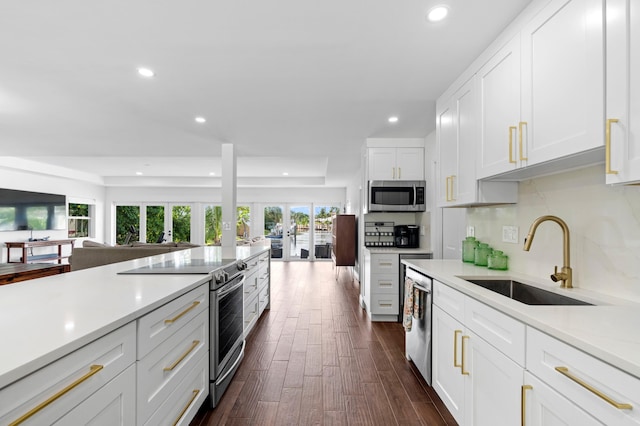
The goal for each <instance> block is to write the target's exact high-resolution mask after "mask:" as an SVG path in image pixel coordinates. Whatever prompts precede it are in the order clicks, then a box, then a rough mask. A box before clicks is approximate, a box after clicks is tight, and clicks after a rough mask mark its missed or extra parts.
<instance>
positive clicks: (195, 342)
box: [162, 340, 200, 371]
mask: <svg viewBox="0 0 640 426" xmlns="http://www.w3.org/2000/svg"><path fill="white" fill-rule="evenodd" d="M199 344H200V340H194V341H193V343H192V344H191V346H190V347H189V349H187V350H186V351H185V352H184V353H183V354H182V355H180V358H178V359H177V360H175V361H174V362H173V364H171V365H170V366H168V367H165V368H163V369H162V370H163V371H172V370H173V369H174V368H176V367H177V366H178V364H180V363H181V362H182V360H183V359H185V358H186V357H187V355H189V354H190V353H191V352H192V351H193V350H194V349H195V348H196V347H197V346H198V345H199Z"/></svg>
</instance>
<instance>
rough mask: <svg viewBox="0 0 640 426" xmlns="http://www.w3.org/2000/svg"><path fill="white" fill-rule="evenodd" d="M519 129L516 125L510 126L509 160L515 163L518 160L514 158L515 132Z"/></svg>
mask: <svg viewBox="0 0 640 426" xmlns="http://www.w3.org/2000/svg"><path fill="white" fill-rule="evenodd" d="M516 129H517V127H516V126H509V162H510V163H515V162H516V160H514V159H513V132H515V131H516Z"/></svg>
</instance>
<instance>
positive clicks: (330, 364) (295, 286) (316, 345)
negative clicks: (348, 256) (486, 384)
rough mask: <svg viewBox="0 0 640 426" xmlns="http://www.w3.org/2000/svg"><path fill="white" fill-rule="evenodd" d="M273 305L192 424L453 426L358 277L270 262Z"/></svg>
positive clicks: (318, 266) (396, 326) (324, 267)
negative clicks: (369, 307)
mask: <svg viewBox="0 0 640 426" xmlns="http://www.w3.org/2000/svg"><path fill="white" fill-rule="evenodd" d="M271 267H272V269H271V290H272V292H271V310H270V311H265V313H264V314H263V316H262V318H261V319H260V321H259V322H258V324H257V325H256V327H255V328H254V329H253V331H252V332H251V334H250V335H249V337H248V339H247V346H246V352H245V358H244V360H243V361H242V364H241V366H240V368H239V370H238V372H237V373H236V375H235V377H234V379H233V382H232V383H231V385H230V387H229V388H228V389H227V392H226V393H225V395H224V396H223V398H222V400H221V401H220V403H219V404H218V406H217V407H216V408H215V409H214V410H210V409H206V408H204V407H203V408H202V409H201V410H200V412H199V413H198V415H197V416H196V418H195V419H194V421H193V422H192V423H191V424H192V425H193V426H205V425H208V426H212V425H312V424H314V425H315V424H317V425H322V424H324V425H451V424H456V423H455V421H454V420H453V418H452V416H451V414H450V413H449V412H448V411H447V409H446V408H445V407H444V405H443V404H442V402H441V401H440V399H439V398H438V396H437V395H436V394H435V392H434V391H433V389H432V388H430V387H429V386H428V385H427V384H426V382H425V381H424V380H423V379H422V377H420V376H419V373H417V370H416V369H415V367H414V366H413V364H411V363H409V362H407V360H406V359H405V356H404V330H403V328H402V325H401V324H400V323H378V322H376V323H372V322H371V321H369V319H368V318H367V315H366V313H365V312H364V311H363V310H362V309H361V308H360V306H359V304H358V295H359V283H358V282H357V281H355V282H354V281H352V280H351V275H350V273H349V271H348V270H347V269H346V268H341V271H340V274H339V281H338V282H336V280H335V270H334V269H333V268H332V264H331V263H330V262H272V263H271Z"/></svg>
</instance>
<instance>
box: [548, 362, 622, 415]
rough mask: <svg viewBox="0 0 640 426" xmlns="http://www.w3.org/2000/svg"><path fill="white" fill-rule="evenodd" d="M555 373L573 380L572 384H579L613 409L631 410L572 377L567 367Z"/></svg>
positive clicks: (560, 368) (558, 368) (559, 368)
mask: <svg viewBox="0 0 640 426" xmlns="http://www.w3.org/2000/svg"><path fill="white" fill-rule="evenodd" d="M556 371H557V372H558V373H560V374H562V375H563V376H566V377H568V378H569V379H571V380H573V381H574V382H576V383H577V384H579V385H580V386H582V387H583V388H585V389H586V390H588V391H589V392H591V393H594V394H596V395H597V396H599V397H600V398H602V399H604V400H605V401H607V402H608V403H609V404H611V405H613V406H614V407H616V408H618V409H620V410H631V409H632V408H633V407H632V406H631V404H626V403H622V402H617V401H615V400H614V399H613V398H611V397H610V396H608V395H606V394H605V393H603V392H601V391H599V390H598V389H596V388H594V387H593V386H591V385H590V384H589V383H586V382H584V381H583V380H582V379H580V378H578V377H576V376H574V375H573V374H571V373H569V369H568V368H567V367H556Z"/></svg>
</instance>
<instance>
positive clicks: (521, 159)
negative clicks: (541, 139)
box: [518, 121, 528, 161]
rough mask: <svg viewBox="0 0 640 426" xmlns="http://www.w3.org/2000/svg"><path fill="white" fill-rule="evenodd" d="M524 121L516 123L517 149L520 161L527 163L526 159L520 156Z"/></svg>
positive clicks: (525, 123)
mask: <svg viewBox="0 0 640 426" xmlns="http://www.w3.org/2000/svg"><path fill="white" fill-rule="evenodd" d="M526 125H527V122H526V121H521V122H519V123H518V149H519V150H520V161H527V160H528V158H527V157H525V156H523V155H522V152H523V150H522V127H524V126H526Z"/></svg>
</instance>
